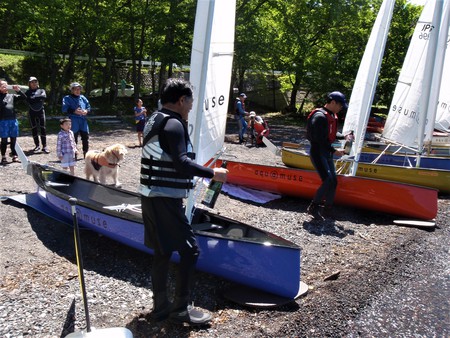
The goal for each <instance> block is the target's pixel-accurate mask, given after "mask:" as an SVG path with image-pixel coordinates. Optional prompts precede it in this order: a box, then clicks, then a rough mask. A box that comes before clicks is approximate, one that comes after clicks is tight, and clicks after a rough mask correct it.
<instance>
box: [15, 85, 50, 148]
mask: <svg viewBox="0 0 450 338" xmlns="http://www.w3.org/2000/svg"><path fill="white" fill-rule="evenodd" d="M28 87H29V89H28V90H27V91H26V92H25V94H24V93H23V92H21V91H20V92H19V94H20V95H21V96H24V97H25V99H26V100H27V102H28V106H29V110H28V116H29V118H30V124H31V134H32V135H33V141H34V145H35V147H34V149H33V151H34V152H38V151H40V150H41V147H40V146H39V136H38V134H39V133H40V134H41V143H42V151H43V152H44V153H46V154H49V153H50V151H49V150H48V148H47V133H46V122H45V110H44V100H45V99H46V98H47V94H46V93H45V89H42V88H39V82H38V79H37V78H35V77H34V76H31V77H30V78H29V80H28Z"/></svg>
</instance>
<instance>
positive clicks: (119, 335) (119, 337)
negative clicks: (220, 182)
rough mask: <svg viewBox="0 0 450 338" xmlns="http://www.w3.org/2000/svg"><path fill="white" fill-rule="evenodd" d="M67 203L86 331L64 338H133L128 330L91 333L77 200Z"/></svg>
mask: <svg viewBox="0 0 450 338" xmlns="http://www.w3.org/2000/svg"><path fill="white" fill-rule="evenodd" d="M69 203H70V206H71V213H72V218H73V234H74V240H75V256H76V258H77V266H78V277H79V278H78V279H79V281H80V288H81V294H82V296H83V304H84V313H85V316H86V331H87V332H84V331H81V332H74V333H71V334H69V335H67V336H66V338H81V337H93V338H102V337H104V338H107V337H108V338H114V337H115V338H133V335H132V333H131V331H130V330H128V329H126V328H120V327H116V328H110V329H100V330H95V329H94V331H91V321H90V319H89V309H88V302H87V296H86V285H85V283H84V268H83V257H82V254H81V243H80V230H79V227H78V219H77V208H76V206H77V199H76V198H73V197H71V198H69Z"/></svg>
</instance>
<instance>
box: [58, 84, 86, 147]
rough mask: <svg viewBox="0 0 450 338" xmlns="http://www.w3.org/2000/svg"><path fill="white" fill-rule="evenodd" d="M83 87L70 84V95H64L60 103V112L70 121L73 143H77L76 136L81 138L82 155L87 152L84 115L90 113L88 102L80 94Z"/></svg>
mask: <svg viewBox="0 0 450 338" xmlns="http://www.w3.org/2000/svg"><path fill="white" fill-rule="evenodd" d="M82 88H83V86H82V85H81V84H79V83H78V82H73V83H71V84H70V92H71V94H70V95H66V96H64V98H63V101H62V112H63V113H65V114H67V115H68V117H69V118H70V119H71V120H72V131H73V134H74V136H75V142H76V143H78V135H80V136H81V142H82V147H83V155H84V156H86V153H87V152H88V150H89V125H88V121H87V118H86V115H87V114H88V113H90V111H91V105H90V104H89V100H88V99H87V98H86V97H85V96H84V95H82V94H81V89H82Z"/></svg>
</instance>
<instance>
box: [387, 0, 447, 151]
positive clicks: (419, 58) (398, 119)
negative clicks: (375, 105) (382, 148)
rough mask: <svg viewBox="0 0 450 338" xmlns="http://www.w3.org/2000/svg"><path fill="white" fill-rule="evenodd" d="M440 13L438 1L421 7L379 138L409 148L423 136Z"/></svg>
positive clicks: (440, 4)
mask: <svg viewBox="0 0 450 338" xmlns="http://www.w3.org/2000/svg"><path fill="white" fill-rule="evenodd" d="M441 13H442V0H429V1H428V2H427V3H426V5H425V7H424V8H423V11H422V14H421V15H420V18H419V21H418V22H417V25H416V28H415V30H414V34H413V36H412V38H411V43H410V46H409V48H408V51H407V53H406V57H405V61H404V63H403V67H402V70H401V71H400V75H399V78H398V82H397V86H396V88H395V92H394V97H393V99H392V102H391V107H390V109H389V114H388V118H387V120H386V123H385V126H384V130H383V137H385V138H387V139H389V140H392V141H395V142H398V143H401V144H403V145H407V146H410V147H414V146H417V144H418V142H419V141H420V142H422V141H423V139H424V137H425V135H424V132H425V124H426V123H427V109H428V106H429V98H430V88H431V83H432V78H433V69H434V65H435V56H436V47H437V40H438V34H439V27H440V21H441V16H442V15H441ZM436 104H437V102H436ZM435 107H436V105H435ZM432 123H433V124H434V119H433V120H432Z"/></svg>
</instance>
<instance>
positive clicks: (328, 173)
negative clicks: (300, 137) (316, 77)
mask: <svg viewBox="0 0 450 338" xmlns="http://www.w3.org/2000/svg"><path fill="white" fill-rule="evenodd" d="M347 107H348V105H347V101H346V99H345V96H344V94H342V93H341V92H338V91H335V92H331V93H330V94H328V96H327V102H326V104H325V105H324V106H323V107H322V108H318V109H314V110H313V111H312V112H311V113H310V114H309V116H308V120H307V124H306V132H307V138H308V140H309V141H310V143H311V149H310V155H309V156H310V158H311V162H312V164H313V165H314V168H316V170H317V172H318V174H319V176H320V179H321V180H322V185H321V186H320V187H319V188H318V189H317V191H316V194H315V196H314V199H313V200H312V202H311V204H310V205H309V206H308V209H307V212H308V213H309V214H310V215H311V216H313V217H314V218H315V219H316V220H324V216H331V207H332V205H333V202H334V197H335V195H336V187H337V177H336V169H335V166H334V162H333V155H338V156H342V155H343V154H344V152H343V150H340V149H335V148H333V146H332V143H333V142H334V141H335V139H336V132H337V114H338V113H339V112H340V111H342V110H344V109H347Z"/></svg>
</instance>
